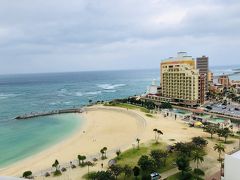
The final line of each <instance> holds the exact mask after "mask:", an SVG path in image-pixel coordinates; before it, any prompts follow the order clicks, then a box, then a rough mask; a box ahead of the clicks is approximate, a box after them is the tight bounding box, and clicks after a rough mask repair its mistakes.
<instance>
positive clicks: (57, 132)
mask: <svg viewBox="0 0 240 180" xmlns="http://www.w3.org/2000/svg"><path fill="white" fill-rule="evenodd" d="M82 123H83V120H82V119H81V117H80V115H78V114H64V115H53V116H47V117H37V118H33V119H31V120H14V121H13V122H12V125H11V127H9V128H3V127H2V126H1V127H0V136H1V138H0V144H1V145H4V147H3V146H2V147H1V156H0V161H1V166H5V165H8V164H10V163H14V162H16V161H18V160H21V159H23V158H26V157H28V156H29V155H32V154H34V153H37V152H39V151H41V150H43V149H44V148H46V147H48V146H50V145H52V144H55V143H57V142H59V141H61V140H62V139H63V138H66V137H67V136H69V135H71V133H72V132H74V131H75V130H76V129H78V127H79V126H80V125H81V124H82ZM6 140H7V143H6Z"/></svg>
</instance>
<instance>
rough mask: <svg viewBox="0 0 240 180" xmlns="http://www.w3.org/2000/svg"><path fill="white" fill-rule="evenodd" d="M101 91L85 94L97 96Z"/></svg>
mask: <svg viewBox="0 0 240 180" xmlns="http://www.w3.org/2000/svg"><path fill="white" fill-rule="evenodd" d="M101 93H102V91H93V92H86V93H85V94H86V95H97V94H101Z"/></svg>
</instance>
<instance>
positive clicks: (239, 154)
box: [231, 151, 240, 159]
mask: <svg viewBox="0 0 240 180" xmlns="http://www.w3.org/2000/svg"><path fill="white" fill-rule="evenodd" d="M231 156H232V157H235V158H237V159H240V151H237V152H235V153H233V154H231Z"/></svg>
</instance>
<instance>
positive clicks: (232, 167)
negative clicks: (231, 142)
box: [224, 151, 240, 180]
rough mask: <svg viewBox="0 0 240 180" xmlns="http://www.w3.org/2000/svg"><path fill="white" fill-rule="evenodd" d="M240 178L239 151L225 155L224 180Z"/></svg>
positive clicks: (237, 179)
mask: <svg viewBox="0 0 240 180" xmlns="http://www.w3.org/2000/svg"><path fill="white" fill-rule="evenodd" d="M239 179H240V151H238V152H236V153H233V154H231V155H227V154H226V155H225V160H224V180H239Z"/></svg>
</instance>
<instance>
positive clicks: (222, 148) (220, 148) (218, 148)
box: [213, 143, 225, 160]
mask: <svg viewBox="0 0 240 180" xmlns="http://www.w3.org/2000/svg"><path fill="white" fill-rule="evenodd" d="M213 149H214V151H217V152H218V154H219V157H218V159H219V160H220V159H221V154H222V152H225V146H224V145H223V144H222V143H218V144H215V146H214V147H213Z"/></svg>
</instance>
